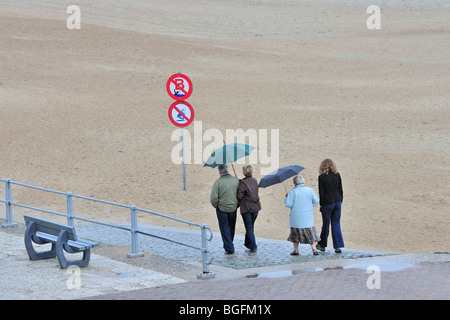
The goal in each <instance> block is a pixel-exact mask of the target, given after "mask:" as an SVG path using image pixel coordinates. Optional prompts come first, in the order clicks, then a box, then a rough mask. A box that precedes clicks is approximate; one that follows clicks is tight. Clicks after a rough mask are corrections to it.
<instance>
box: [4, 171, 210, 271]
mask: <svg viewBox="0 0 450 320" xmlns="http://www.w3.org/2000/svg"><path fill="white" fill-rule="evenodd" d="M0 181H3V182H5V200H2V199H0V202H2V203H4V204H5V208H6V222H5V223H3V224H2V227H3V228H10V227H16V226H17V225H18V224H17V223H16V222H14V219H13V206H18V207H22V208H26V209H31V210H37V211H41V212H46V213H51V214H55V215H59V216H65V217H67V224H68V225H69V226H72V227H73V226H74V219H77V220H81V221H86V222H91V223H95V224H99V225H103V226H107V227H112V228H117V229H122V230H126V231H130V233H131V251H132V252H131V253H130V254H128V257H129V258H133V257H141V256H143V255H144V254H143V252H140V251H139V241H138V234H139V233H140V234H143V235H146V236H150V237H154V238H158V239H162V240H166V241H169V242H172V243H176V244H179V245H183V246H187V247H190V248H193V249H198V250H200V251H201V253H202V264H203V275H198V277H199V278H203V277H204V278H207V277H211V276H214V274H213V273H210V271H209V265H210V264H211V261H212V258H210V259H209V261H208V255H210V252H209V251H208V241H211V240H212V238H213V232H212V230H211V228H210V227H208V226H207V225H206V224H204V223H203V224H197V223H194V222H190V221H186V220H182V219H178V218H174V217H171V216H168V215H164V214H161V213H157V212H153V211H150V210H145V209H141V208H138V207H136V206H135V205H132V206H129V205H124V204H121V203H117V202H110V201H105V200H100V199H95V198H91V197H84V196H80V195H75V194H72V193H71V192H61V191H56V190H51V189H46V188H41V187H36V186H32V185H28V184H25V183H21V182H16V181H12V180H11V179H0ZM11 185H18V186H22V187H26V188H31V189H36V190H41V191H44V192H49V193H54V194H59V195H64V196H65V197H66V203H67V205H66V209H67V213H61V212H56V211H52V210H47V209H42V208H37V207H32V206H29V205H25V204H21V203H17V202H14V201H13V199H12V189H11ZM73 198H79V199H84V200H89V201H94V202H99V203H103V204H109V205H113V206H117V207H122V208H127V209H129V210H130V214H131V225H130V227H126V226H121V225H116V224H111V223H105V222H100V221H95V220H91V219H86V218H81V217H76V216H75V215H74V210H73V202H72V200H73ZM138 212H144V213H148V214H152V215H156V216H159V217H163V218H166V219H170V220H175V221H178V222H181V223H185V224H188V225H191V226H196V227H199V228H200V230H201V246H199V247H197V246H193V245H190V244H186V243H182V242H179V241H176V240H173V239H168V238H164V237H160V236H157V235H154V234H151V233H148V232H145V231H143V230H139V228H138V223H137V213H138ZM207 230H208V231H209V236H208V235H207ZM93 240H94V239H93Z"/></svg>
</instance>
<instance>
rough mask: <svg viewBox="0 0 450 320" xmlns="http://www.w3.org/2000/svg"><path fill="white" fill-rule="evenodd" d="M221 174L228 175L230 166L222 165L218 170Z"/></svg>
mask: <svg viewBox="0 0 450 320" xmlns="http://www.w3.org/2000/svg"><path fill="white" fill-rule="evenodd" d="M217 169H218V170H219V172H220V173H222V174H224V173H228V166H227V165H226V164H221V165H220V166H219V167H218V168H217Z"/></svg>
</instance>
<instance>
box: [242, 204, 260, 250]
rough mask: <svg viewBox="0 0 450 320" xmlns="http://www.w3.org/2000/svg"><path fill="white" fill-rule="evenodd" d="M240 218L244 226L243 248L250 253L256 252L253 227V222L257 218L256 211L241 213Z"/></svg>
mask: <svg viewBox="0 0 450 320" xmlns="http://www.w3.org/2000/svg"><path fill="white" fill-rule="evenodd" d="M241 216H242V220H243V221H244V226H245V241H244V246H245V247H246V248H248V249H250V250H252V251H256V249H257V248H258V247H257V245H256V239H255V233H254V226H255V220H256V218H257V217H258V211H256V212H246V213H241Z"/></svg>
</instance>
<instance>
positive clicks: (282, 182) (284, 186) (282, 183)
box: [282, 181, 288, 194]
mask: <svg viewBox="0 0 450 320" xmlns="http://www.w3.org/2000/svg"><path fill="white" fill-rule="evenodd" d="M282 184H283V187H284V190H285V191H286V194H287V193H288V191H287V189H286V186H285V185H284V181H283V182H282Z"/></svg>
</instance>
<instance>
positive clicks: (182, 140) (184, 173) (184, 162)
mask: <svg viewBox="0 0 450 320" xmlns="http://www.w3.org/2000/svg"><path fill="white" fill-rule="evenodd" d="M180 129H181V153H182V157H183V190H186V161H185V156H184V128H183V127H182V128H180Z"/></svg>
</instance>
